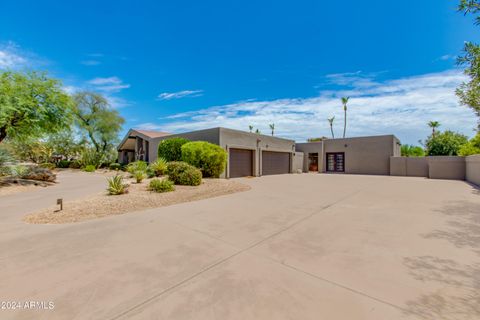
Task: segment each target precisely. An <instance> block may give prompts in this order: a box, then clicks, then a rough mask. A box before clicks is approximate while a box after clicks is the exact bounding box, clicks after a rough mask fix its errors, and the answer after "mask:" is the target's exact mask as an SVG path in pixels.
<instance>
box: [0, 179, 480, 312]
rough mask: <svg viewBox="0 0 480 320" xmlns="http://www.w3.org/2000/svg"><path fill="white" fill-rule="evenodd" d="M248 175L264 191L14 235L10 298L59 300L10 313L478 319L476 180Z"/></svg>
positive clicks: (5, 266) (1, 281)
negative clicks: (47, 306) (51, 305)
mask: <svg viewBox="0 0 480 320" xmlns="http://www.w3.org/2000/svg"><path fill="white" fill-rule="evenodd" d="M240 181H241V182H244V183H247V184H250V185H251V186H252V189H251V190H250V191H247V192H243V193H237V194H232V195H228V196H222V197H218V198H213V199H206V200H202V201H197V202H191V203H184V204H180V205H175V206H171V207H165V208H158V209H151V210H147V211H142V212H135V213H131V214H126V215H122V216H114V217H110V218H105V219H99V220H94V221H88V222H84V223H77V224H69V225H60V226H50V225H25V224H23V225H22V226H21V227H20V226H19V227H18V228H19V229H17V232H9V231H6V232H5V233H2V235H1V241H0V270H1V272H2V277H1V278H0V300H4V301H5V300H7V301H11V300H15V301H20V302H24V301H31V300H33V301H45V302H49V301H52V302H53V303H54V305H55V308H54V309H53V310H16V311H4V310H0V318H7V319H8V318H13V319H31V318H35V319H209V320H210V319H221V320H224V319H242V320H243V319H275V320H278V319H302V320H303V319H315V320H317V319H328V320H331V319H348V320H355V319H382V320H383V319H389V320H390V319H435V320H438V319H479V318H480V192H479V190H478V189H475V188H473V187H472V186H470V185H468V184H467V183H465V182H461V181H447V180H428V179H422V178H404V177H382V176H360V175H321V174H302V175H279V176H267V177H262V178H254V179H240ZM2 206H3V200H2V198H0V211H3V207H2ZM22 210H23V209H22V205H20V204H19V205H18V210H17V211H18V212H17V213H16V215H15V216H16V217H20V216H21V212H20V211H22ZM3 230H4V227H3V226H2V232H4V231H3Z"/></svg>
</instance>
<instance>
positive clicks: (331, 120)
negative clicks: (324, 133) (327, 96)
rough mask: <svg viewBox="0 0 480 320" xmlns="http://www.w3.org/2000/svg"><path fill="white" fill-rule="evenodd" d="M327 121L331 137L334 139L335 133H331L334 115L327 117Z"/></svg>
mask: <svg viewBox="0 0 480 320" xmlns="http://www.w3.org/2000/svg"><path fill="white" fill-rule="evenodd" d="M327 120H328V123H329V124H330V131H331V132H332V139H335V135H334V134H333V120H335V116H333V117H331V118H328V119H327Z"/></svg>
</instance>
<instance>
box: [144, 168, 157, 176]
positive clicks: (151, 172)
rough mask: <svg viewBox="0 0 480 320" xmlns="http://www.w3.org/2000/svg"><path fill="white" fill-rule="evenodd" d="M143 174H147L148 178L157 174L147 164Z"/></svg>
mask: <svg viewBox="0 0 480 320" xmlns="http://www.w3.org/2000/svg"><path fill="white" fill-rule="evenodd" d="M145 174H146V175H147V177H148V178H154V177H156V176H157V175H156V174H155V170H153V169H152V168H151V167H150V166H148V168H147V170H146V171H145Z"/></svg>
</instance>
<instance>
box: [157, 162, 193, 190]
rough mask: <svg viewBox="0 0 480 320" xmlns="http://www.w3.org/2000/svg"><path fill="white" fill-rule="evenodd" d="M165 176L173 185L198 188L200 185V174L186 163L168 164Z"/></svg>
mask: <svg viewBox="0 0 480 320" xmlns="http://www.w3.org/2000/svg"><path fill="white" fill-rule="evenodd" d="M166 174H167V175H168V178H169V179H170V180H172V181H173V182H174V183H175V184H179V185H187V186H198V185H199V184H200V183H202V172H201V171H200V170H198V169H197V168H195V167H194V166H191V165H189V164H188V163H186V162H181V161H172V162H168V163H167V170H166Z"/></svg>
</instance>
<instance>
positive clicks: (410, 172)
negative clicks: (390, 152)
mask: <svg viewBox="0 0 480 320" xmlns="http://www.w3.org/2000/svg"><path fill="white" fill-rule="evenodd" d="M427 160H428V159H427V158H426V157H391V158H390V175H392V176H407V177H428V161H427Z"/></svg>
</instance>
